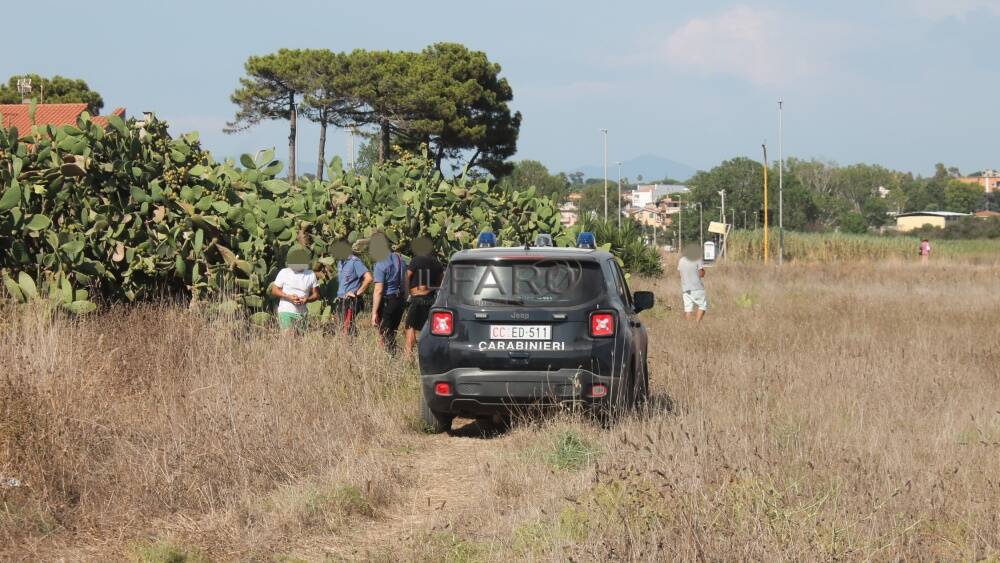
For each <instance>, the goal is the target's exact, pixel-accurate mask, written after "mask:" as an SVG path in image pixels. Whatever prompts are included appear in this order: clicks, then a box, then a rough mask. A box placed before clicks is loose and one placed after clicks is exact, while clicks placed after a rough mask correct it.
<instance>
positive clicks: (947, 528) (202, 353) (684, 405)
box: [0, 261, 1000, 562]
mask: <svg viewBox="0 0 1000 563" xmlns="http://www.w3.org/2000/svg"><path fill="white" fill-rule="evenodd" d="M667 271H668V275H667V276H666V277H665V278H663V279H661V280H656V281H650V280H639V281H637V282H636V284H634V285H636V286H642V287H643V288H650V289H653V290H654V291H656V292H657V294H658V298H659V299H660V302H659V305H658V306H657V308H656V309H654V310H652V311H649V312H646V313H643V316H644V317H645V319H646V321H647V324H648V327H649V332H650V341H651V344H650V356H651V357H650V362H649V364H650V369H651V372H652V374H651V383H652V388H653V393H654V400H653V401H652V402H651V404H650V405H649V407H648V408H647V409H646V411H645V412H643V413H641V414H638V415H633V416H629V417H627V418H625V419H624V420H622V421H621V422H620V423H619V424H617V425H616V426H614V427H612V428H611V429H608V430H605V429H601V428H600V427H598V426H595V425H594V424H592V423H591V422H589V421H588V420H586V419H584V418H582V417H580V416H578V415H575V414H574V413H564V414H560V415H555V416H552V417H548V418H546V419H544V420H537V419H536V420H529V421H518V422H517V423H515V425H514V427H513V429H511V430H509V431H504V430H497V429H489V428H480V427H478V426H477V425H476V424H475V423H472V422H468V423H464V425H463V423H459V424H458V425H457V426H458V429H457V431H456V432H455V435H453V436H430V435H427V434H424V433H423V432H422V431H421V428H420V424H419V423H418V422H417V418H416V412H417V410H416V400H417V396H418V388H417V383H416V375H415V369H414V368H413V367H412V366H409V365H405V364H403V363H401V362H398V361H396V362H394V361H390V360H389V359H388V358H386V357H385V356H384V355H383V354H381V353H380V352H379V351H378V350H377V349H375V348H374V347H373V346H371V345H370V344H364V343H362V344H358V345H353V346H352V345H349V343H347V342H345V341H343V340H341V339H340V338H336V337H326V338H324V337H323V336H322V335H320V334H309V335H307V336H305V337H303V338H297V339H290V340H283V339H281V338H279V337H278V336H277V335H275V334H272V333H269V332H263V333H257V332H254V331H252V330H249V329H247V328H246V326H245V325H244V324H242V323H240V322H237V321H235V320H232V319H207V318H203V317H201V316H199V315H196V314H193V313H188V312H186V311H184V310H183V309H181V308H179V307H166V306H160V307H141V308H137V309H131V310H124V309H122V310H113V311H110V312H108V313H105V314H103V315H102V316H96V317H93V318H89V319H84V320H79V321H69V320H66V319H50V318H48V317H47V315H46V314H45V312H44V311H42V310H39V309H37V308H24V307H22V308H20V309H17V310H14V309H10V308H8V309H3V310H0V331H2V335H0V365H3V366H4V370H3V372H4V373H3V379H2V381H0V385H2V387H0V560H4V561H62V560H64V561H107V560H134V561H163V562H167V561H169V562H182V561H281V562H292V561H341V560H375V561H456V562H464V561H511V560H536V561H550V560H567V561H568V560H573V561H606V560H616V561H632V560H636V561H638V560H647V561H664V560H698V561H709V560H768V561H773V560H791V561H814V560H851V561H853V560H892V561H898V560H910V561H941V560H981V559H986V560H993V561H997V560H998V559H1000V519H998V518H1000V267H998V266H997V264H996V263H994V264H992V265H990V264H984V263H982V261H978V262H976V263H971V262H970V263H963V262H960V261H937V262H935V263H932V264H931V265H930V266H928V267H923V268H922V267H920V266H919V265H918V264H915V263H902V262H894V263H886V264H878V263H866V262H850V263H842V264H827V265H821V264H812V265H795V264H789V265H786V266H785V268H784V269H782V270H778V269H777V268H767V269H765V268H764V267H762V266H760V265H739V264H729V265H725V266H719V267H715V268H712V269H711V270H710V271H709V273H708V277H707V280H706V281H707V284H708V289H709V296H710V299H711V303H712V310H711V311H710V313H709V315H708V317H707V319H706V321H705V322H704V323H703V324H701V325H700V326H696V325H693V324H686V323H685V322H684V321H683V320H682V319H681V318H680V316H681V315H680V312H679V310H678V308H679V305H680V299H679V295H678V291H677V287H676V286H677V280H676V273H675V272H673V269H672V268H671V267H668V268H667ZM12 479H16V480H17V481H16V482H15V481H12Z"/></svg>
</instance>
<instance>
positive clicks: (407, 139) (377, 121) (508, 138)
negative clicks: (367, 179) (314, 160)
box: [227, 43, 521, 183]
mask: <svg viewBox="0 0 1000 563" xmlns="http://www.w3.org/2000/svg"><path fill="white" fill-rule="evenodd" d="M500 70H501V68H500V65H498V64H496V63H493V62H490V60H489V58H488V57H487V56H486V54H485V53H483V52H481V51H472V50H469V49H467V48H466V47H464V46H463V45H460V44H457V43H435V44H434V45H431V46H429V47H427V48H425V49H424V50H422V51H420V52H408V51H367V50H363V49H357V50H354V51H351V52H347V53H335V52H332V51H330V50H327V49H281V50H279V51H278V52H276V53H271V54H267V55H261V56H252V57H250V58H249V59H247V62H246V64H245V73H246V74H245V76H244V77H243V78H241V79H240V86H239V87H238V88H237V89H236V91H235V92H233V94H232V96H231V99H232V101H233V103H235V104H236V105H237V106H238V108H239V109H238V110H237V112H236V116H235V118H234V120H233V121H232V122H230V123H229V126H228V128H227V131H228V132H232V133H235V132H239V131H242V130H245V129H247V128H249V127H252V126H254V125H256V124H258V123H260V122H261V121H264V120H271V119H279V120H287V121H288V122H289V134H288V151H289V163H288V165H289V168H288V175H289V178H290V180H291V181H292V182H293V183H294V181H295V176H296V169H295V160H296V159H295V157H296V150H295V149H296V143H295V141H296V126H297V119H298V117H300V116H301V117H304V118H305V119H308V120H310V121H314V122H316V123H317V124H319V127H320V139H319V154H318V156H319V160H318V166H317V170H316V176H317V178H319V179H322V177H323V170H324V167H325V165H324V163H325V162H326V154H325V150H326V131H327V127H329V126H331V125H332V126H336V127H373V128H374V129H375V130H376V131H377V142H376V146H377V147H378V160H379V162H385V161H387V160H389V159H391V158H392V156H393V155H392V150H393V147H399V148H400V149H401V150H404V151H416V150H418V148H419V147H420V146H421V145H424V146H427V147H428V148H429V150H430V155H431V157H432V158H433V160H434V163H435V165H436V167H437V168H438V169H440V168H441V165H442V163H443V162H444V161H445V160H450V161H460V162H461V165H460V166H459V167H460V168H469V169H471V168H479V169H482V170H485V171H486V172H488V173H490V174H492V175H493V176H495V177H499V176H501V175H503V174H506V173H508V172H509V171H510V165H509V164H508V163H507V162H506V161H507V159H508V158H509V157H510V156H512V155H513V154H514V152H515V151H516V150H517V136H518V131H519V130H520V125H521V114H520V113H519V112H513V111H511V109H510V107H509V105H508V104H509V102H510V101H511V100H512V99H513V90H512V89H511V87H510V85H509V84H508V82H507V80H506V79H505V78H502V77H501V76H500Z"/></svg>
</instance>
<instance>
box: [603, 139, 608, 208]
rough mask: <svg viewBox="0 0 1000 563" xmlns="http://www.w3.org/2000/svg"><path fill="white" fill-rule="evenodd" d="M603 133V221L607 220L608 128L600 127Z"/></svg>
mask: <svg viewBox="0 0 1000 563" xmlns="http://www.w3.org/2000/svg"><path fill="white" fill-rule="evenodd" d="M601 132H602V133H604V222H605V223H607V222H608V130H607V129H601Z"/></svg>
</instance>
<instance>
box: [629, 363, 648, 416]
mask: <svg viewBox="0 0 1000 563" xmlns="http://www.w3.org/2000/svg"><path fill="white" fill-rule="evenodd" d="M629 372H630V373H629V382H628V393H627V398H628V407H629V408H631V409H639V408H642V406H643V405H644V404H645V403H646V399H647V398H648V396H649V371H648V370H647V369H646V362H645V361H642V362H636V361H634V360H633V362H632V369H631V370H629Z"/></svg>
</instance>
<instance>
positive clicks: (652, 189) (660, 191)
mask: <svg viewBox="0 0 1000 563" xmlns="http://www.w3.org/2000/svg"><path fill="white" fill-rule="evenodd" d="M689 191H691V190H690V189H688V187H687V186H681V185H679V184H647V185H645V186H643V185H639V186H636V189H634V190H632V202H631V203H632V205H634V206H635V207H645V206H647V205H651V204H655V203H656V202H657V201H659V200H660V199H661V198H663V197H665V196H668V195H674V194H686V193H688V192H689Z"/></svg>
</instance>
